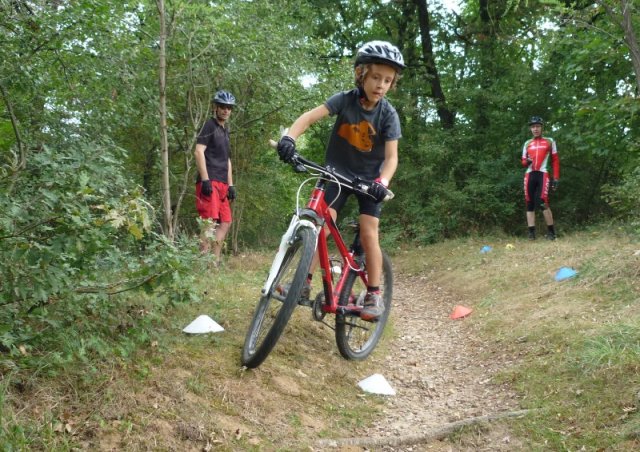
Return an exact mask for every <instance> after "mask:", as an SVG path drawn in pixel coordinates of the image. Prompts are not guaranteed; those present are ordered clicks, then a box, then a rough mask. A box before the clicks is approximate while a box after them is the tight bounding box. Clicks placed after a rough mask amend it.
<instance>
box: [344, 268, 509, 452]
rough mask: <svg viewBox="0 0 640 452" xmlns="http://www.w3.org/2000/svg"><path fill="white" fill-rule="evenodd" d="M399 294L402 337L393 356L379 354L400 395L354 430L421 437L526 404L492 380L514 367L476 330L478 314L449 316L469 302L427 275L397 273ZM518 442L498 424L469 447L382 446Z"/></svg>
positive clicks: (491, 446)
mask: <svg viewBox="0 0 640 452" xmlns="http://www.w3.org/2000/svg"><path fill="white" fill-rule="evenodd" d="M394 292H395V294H394V306H393V311H392V317H393V319H394V323H395V331H396V333H395V337H394V339H393V342H392V344H391V346H390V347H389V354H388V355H387V356H379V357H377V358H375V359H376V360H377V362H376V366H375V367H379V368H380V373H382V374H383V375H384V376H385V378H386V379H387V380H388V381H389V383H390V384H391V386H392V387H393V388H394V389H395V390H396V393H397V394H396V396H392V397H388V398H387V401H386V406H385V409H384V411H383V413H382V415H381V417H380V419H379V420H378V421H377V423H376V424H375V425H374V426H373V427H370V428H367V429H363V430H361V431H358V432H356V434H355V435H354V436H359V437H363V438H380V439H383V438H397V437H404V436H414V435H416V436H419V435H421V434H423V433H424V432H425V430H427V429H431V428H435V427H440V426H442V425H444V424H448V423H451V422H455V421H460V420H462V419H467V418H472V417H476V416H482V415H490V414H496V413H503V412H509V411H514V410H518V409H519V407H518V401H517V399H516V397H515V395H514V394H513V393H511V392H510V391H509V390H508V388H507V387H506V386H505V385H501V384H497V383H495V382H494V379H493V378H492V377H493V376H494V375H495V374H496V372H497V371H499V370H502V369H504V368H505V367H506V366H509V365H510V363H511V362H512V361H511V359H510V357H509V356H507V355H506V354H503V353H501V352H500V351H497V350H495V349H496V346H495V345H491V344H484V343H483V342H482V341H481V340H479V339H478V338H477V337H476V336H475V334H474V325H473V318H474V317H473V316H474V315H475V314H473V313H472V314H471V316H470V317H468V318H466V319H462V320H451V319H450V318H449V314H450V313H451V311H452V309H453V308H454V306H456V305H458V304H464V303H463V302H462V301H461V300H457V299H456V298H454V297H453V296H451V295H450V294H447V293H446V292H445V291H444V290H443V289H442V288H440V287H438V286H437V285H434V284H433V283H432V282H430V281H429V279H428V278H427V277H426V276H403V275H398V276H397V277H396V281H395V284H394ZM492 349H493V350H492ZM383 443H384V440H382V441H381V442H380V444H383ZM517 447H518V446H517V445H516V444H514V443H513V441H512V439H511V438H510V437H509V434H508V432H504V431H499V429H497V428H495V427H492V428H490V429H488V431H485V432H483V435H481V436H480V437H478V438H476V439H475V440H474V441H472V443H469V444H464V445H455V446H454V445H453V444H451V443H449V442H446V441H435V442H430V443H428V444H422V445H414V446H403V448H399V447H398V446H394V447H390V446H389V447H385V446H382V445H381V446H380V447H379V448H376V450H394V451H398V450H406V451H416V450H474V451H479V450H487V451H488V450H491V451H500V450H514V448H515V449H517Z"/></svg>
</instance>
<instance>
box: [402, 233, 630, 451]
mask: <svg viewBox="0 0 640 452" xmlns="http://www.w3.org/2000/svg"><path fill="white" fill-rule="evenodd" d="M509 243H510V244H511V245H513V246H514V248H513V249H509V248H511V247H509V248H507V246H506V245H507V244H509ZM485 244H489V245H491V246H492V247H493V249H492V251H491V252H489V253H486V254H480V253H479V250H480V249H481V247H482V246H484V245H485ZM638 250H640V243H639V242H638V240H637V239H636V240H634V239H633V238H632V237H629V236H627V235H625V234H624V233H620V232H617V231H613V232H603V231H598V230H595V231H587V232H582V233H577V234H575V235H572V236H570V237H563V238H562V239H561V240H558V241H556V242H545V241H537V242H525V241H522V240H516V239H513V238H509V237H492V238H486V237H485V238H483V239H482V240H480V239H465V240H457V241H452V242H447V243H443V244H439V245H435V246H433V247H430V248H429V250H428V251H429V252H428V257H427V258H424V259H419V257H418V256H415V255H413V253H407V254H406V255H405V256H406V257H405V259H404V260H403V261H402V263H401V265H402V266H403V267H404V268H406V269H407V271H413V272H429V273H430V274H431V275H433V277H434V278H435V279H437V280H438V282H439V283H440V284H442V285H443V286H446V287H447V288H448V289H453V290H455V291H457V292H458V293H459V294H460V295H461V296H462V297H463V299H465V300H467V302H468V303H469V305H471V306H472V307H473V308H474V310H475V311H474V317H473V319H474V320H473V325H474V328H477V330H478V333H479V334H481V335H482V336H483V337H485V338H486V340H488V341H492V342H494V343H495V344H496V345H497V346H498V347H499V348H501V349H502V350H503V351H504V352H506V353H509V354H512V355H513V356H518V357H521V358H520V364H519V365H518V366H517V367H515V368H514V369H511V370H509V371H508V372H505V373H504V374H503V375H502V378H503V379H504V380H505V381H509V382H511V383H512V384H513V385H514V386H515V387H516V388H517V389H518V391H519V393H520V394H521V399H522V405H523V406H524V407H528V408H533V409H535V410H536V411H534V413H533V414H532V415H531V416H528V417H527V418H526V419H525V420H524V421H522V422H519V421H512V424H513V428H514V429H515V431H517V432H518V433H519V435H521V436H522V437H523V438H526V437H530V439H529V440H528V447H530V448H531V449H532V450H583V449H582V448H584V450H631V449H634V448H637V447H638V446H640V443H639V442H638V437H639V436H640V413H639V410H640V326H639V325H640V282H639V281H640V256H639V255H638ZM563 266H568V267H572V268H574V269H576V270H578V275H577V276H576V277H575V278H572V279H569V280H565V281H561V282H556V281H555V280H554V275H555V272H556V271H557V270H558V269H559V268H561V267H563Z"/></svg>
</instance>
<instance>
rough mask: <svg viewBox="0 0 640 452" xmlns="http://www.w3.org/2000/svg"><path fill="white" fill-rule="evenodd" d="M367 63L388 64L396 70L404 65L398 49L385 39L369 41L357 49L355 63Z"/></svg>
mask: <svg viewBox="0 0 640 452" xmlns="http://www.w3.org/2000/svg"><path fill="white" fill-rule="evenodd" d="M368 63H381V64H388V65H390V66H392V67H394V68H396V69H397V70H402V69H404V68H405V67H406V66H405V64H404V58H402V53H400V50H399V49H398V48H397V47H396V46H394V45H393V44H391V43H389V42H386V41H370V42H367V43H366V44H365V45H363V46H362V47H360V48H359V49H358V53H357V55H356V62H355V65H356V66H357V65H359V64H368Z"/></svg>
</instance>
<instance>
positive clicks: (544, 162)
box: [522, 137, 560, 179]
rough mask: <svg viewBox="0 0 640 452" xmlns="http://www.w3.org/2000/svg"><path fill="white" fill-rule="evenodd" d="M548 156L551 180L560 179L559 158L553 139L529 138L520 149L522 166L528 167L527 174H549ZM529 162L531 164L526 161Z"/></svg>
mask: <svg viewBox="0 0 640 452" xmlns="http://www.w3.org/2000/svg"><path fill="white" fill-rule="evenodd" d="M549 156H551V165H552V166H553V178H554V179H560V158H559V157H558V150H557V149H556V142H555V141H554V140H553V138H547V137H537V138H531V139H530V140H527V141H526V142H525V143H524V146H523V147H522V166H525V167H526V166H528V167H529V168H527V173H530V172H531V171H542V172H543V173H548V172H549ZM527 159H529V160H531V164H529V162H528V161H527Z"/></svg>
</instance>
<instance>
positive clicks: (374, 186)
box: [367, 181, 387, 203]
mask: <svg viewBox="0 0 640 452" xmlns="http://www.w3.org/2000/svg"><path fill="white" fill-rule="evenodd" d="M367 193H368V194H370V195H371V196H373V197H374V198H375V200H376V202H377V203H379V202H382V201H384V198H386V197H387V188H386V187H385V186H384V185H382V184H381V183H380V182H376V181H374V182H371V186H370V187H369V191H368V192H367Z"/></svg>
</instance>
